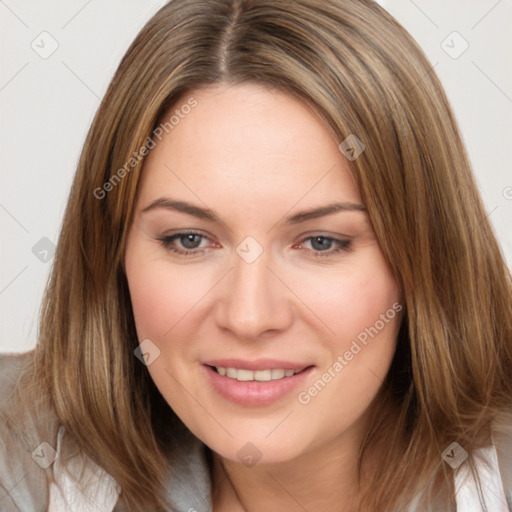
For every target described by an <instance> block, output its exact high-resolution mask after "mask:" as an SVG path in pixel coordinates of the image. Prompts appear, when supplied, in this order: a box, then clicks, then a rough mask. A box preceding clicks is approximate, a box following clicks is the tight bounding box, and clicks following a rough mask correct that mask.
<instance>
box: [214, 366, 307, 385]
mask: <svg viewBox="0 0 512 512" xmlns="http://www.w3.org/2000/svg"><path fill="white" fill-rule="evenodd" d="M213 368H215V370H216V371H217V373H218V374H219V375H222V376H223V377H227V378H228V379H236V380H239V381H243V382H249V381H258V382H268V381H271V380H280V379H284V378H285V377H291V376H292V375H295V374H297V373H300V372H301V371H302V370H304V368H301V369H299V370H285V369H282V368H276V369H272V370H271V369H268V370H257V371H252V370H245V369H241V368H225V367H222V366H214V367H213Z"/></svg>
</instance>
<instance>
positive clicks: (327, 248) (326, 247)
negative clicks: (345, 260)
mask: <svg viewBox="0 0 512 512" xmlns="http://www.w3.org/2000/svg"><path fill="white" fill-rule="evenodd" d="M300 245H301V246H302V247H304V246H307V245H309V246H310V247H311V248H310V249H309V248H307V247H306V249H307V250H308V251H309V252H310V253H311V255H312V256H313V257H322V256H331V255H333V254H336V253H339V252H342V251H345V252H348V251H350V250H351V249H352V241H351V240H343V239H338V238H334V237H329V236H322V235H318V236H310V237H307V238H305V239H304V240H303V242H302V243H301V244H300Z"/></svg>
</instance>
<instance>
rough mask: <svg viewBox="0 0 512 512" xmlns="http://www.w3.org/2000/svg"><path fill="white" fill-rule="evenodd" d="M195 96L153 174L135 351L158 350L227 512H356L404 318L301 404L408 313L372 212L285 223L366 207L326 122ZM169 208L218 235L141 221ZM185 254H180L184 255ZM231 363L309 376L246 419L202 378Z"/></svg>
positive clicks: (191, 226)
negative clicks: (182, 206) (205, 212)
mask: <svg viewBox="0 0 512 512" xmlns="http://www.w3.org/2000/svg"><path fill="white" fill-rule="evenodd" d="M190 96H193V97H194V98H196V99H197V106H196V107H195V108H194V109H193V110H192V111H191V112H190V114H188V115H187V116H186V117H184V119H182V120H180V123H179V124H178V125H176V126H175V127H174V129H173V130H172V131H170V132H169V134H167V135H165V136H164V137H163V139H162V140H161V142H159V143H158V144H157V146H156V147H155V148H154V149H153V150H151V152H150V154H149V155H148V157H147V158H146V161H145V165H144V170H143V174H142V178H141V183H140V185H139V189H138V197H137V203H136V212H135V216H134V220H133V223H132V225H131V227H130V232H129V236H128V240H127V247H126V254H125V269H126V275H127V279H128V283H129V288H130V294H131V300H132V304H133V310H134V315H135V322H136V328H137V333H138V336H139V340H140V341H142V340H144V339H148V338H149V339H150V340H151V341H152V342H153V343H154V344H155V345H156V346H157V347H158V349H159V350H160V355H159V356H158V357H157V358H156V359H155V360H154V362H152V363H151V364H150V365H149V366H148V370H149V372H150V374H151V377H152V379H153V380H154V382H155V384H156V386H157V387H158V389H159V390H160V392H161V393H162V395H163V397H164V398H165V399H166V401H167V402H168V403H169V405H170V406H171V407H172V408H173V409H174V410H175V411H176V413H177V414H178V416H179V417H180V418H181V419H182V421H183V422H184V423H185V424H186V425H187V426H188V428H189V429H190V430H191V431H192V432H193V433H194V434H195V435H196V436H197V437H198V438H199V439H201V440H202V441H203V442H204V443H205V444H206V445H207V446H209V447H210V448H211V449H212V451H213V455H214V471H213V475H214V488H215V495H214V510H215V511H216V512H219V511H228V510H229V511H231V512H236V511H242V510H246V511H250V512H253V511H254V512H256V511H261V510H265V511H266V512H274V511H275V512H277V511H280V512H281V511H282V510H287V511H292V512H293V511H299V510H300V511H303V510H304V509H306V510H315V512H322V511H326V512H327V511H329V512H332V511H333V510H337V511H340V510H342V511H344V510H350V506H351V504H350V503H351V500H352V499H355V498H356V496H357V486H356V480H355V468H356V465H355V464H356V460H357V450H358V447H359V445H360V443H361V439H362V436H363V433H364V429H365V427H366V425H367V417H368V412H369V410H370V409H369V408H370V405H371V403H372V400H373V399H374V398H375V396H376V394H377V392H378V390H379V388H380V386H381V384H382V380H383V379H384V377H385V375H386V373H387V372H388V369H389V366H390V364H391V361H392V358H393V354H394V350H395V347H396V334H397V330H398V325H399V315H398V314H397V315H396V316H394V318H393V319H391V320H389V321H388V322H387V323H385V326H384V328H382V329H381V330H380V331H379V333H378V335H376V336H375V337H374V338H373V339H370V341H369V342H368V344H367V345H366V346H363V348H362V350H361V351H360V352H359V353H358V354H357V355H355V356H354V357H353V359H352V360H351V361H349V362H348V364H347V365H346V366H345V367H344V368H343V370H342V371H341V372H339V373H337V374H336V376H335V378H332V379H331V381H330V382H329V383H328V384H327V385H326V386H325V387H324V388H323V389H322V390H321V392H319V393H318V394H317V395H316V396H314V397H312V398H311V400H310V402H309V403H307V404H302V403H300V402H299V401H298V399H297V394H298V393H299V392H301V391H304V390H307V389H308V388H309V387H310V386H312V385H313V384H314V383H315V382H316V381H317V380H318V379H319V378H320V377H321V376H322V374H323V373H324V372H325V371H327V370H328V368H329V367H331V368H332V366H333V363H334V362H335V361H336V360H337V358H338V356H339V355H342V354H344V353H345V352H346V351H347V350H348V349H349V348H350V346H351V343H352V341H353V340H354V339H356V337H357V336H358V334H360V333H361V332H362V331H364V329H365V328H368V327H370V326H373V325H374V324H375V322H376V321H377V320H378V319H379V315H382V314H384V313H385V312H386V311H387V310H389V309H390V308H392V305H393V304H394V303H396V302H398V301H399V290H398V286H397V283H396V281H395V279H394V277H393V275H392V273H391V272H390V269H389V267H388V265H387V263H386V261H385V259H384V256H383V254H382V251H381V248H380V246H379V244H378V242H377V241H376V239H375V236H374V233H373V231H372V228H371V225H370V223H369V221H368V218H367V214H366V212H365V211H338V212H336V213H331V214H329V215H325V216H323V217H319V218H315V219H310V220H307V221H305V222H301V223H297V224H293V225H288V224H287V223H286V220H285V219H286V217H288V216H290V215H293V214H295V213H298V212H299V211H303V210H308V209H312V208H317V207H320V206H324V205H327V204H330V203H334V202H340V201H341V202H346V203H353V204H361V203H362V201H361V196H360V193H359V191H358V189H357V187H356V185H355V182H354V180H353V178H352V176H351V174H350V171H349V167H348V162H347V160H346V159H345V157H344V156H343V154H342V153H341V152H340V151H339V150H338V144H339V142H340V141H336V139H335V138H334V137H333V136H332V134H331V132H330V130H329V128H328V127H327V125H326V124H325V123H324V122H323V121H322V120H321V119H320V118H319V117H318V116H317V115H315V114H314V113H313V112H312V111H311V110H310V109H309V108H308V107H307V106H305V105H304V104H303V103H301V102H299V101H298V100H296V99H294V98H293V97H291V96H289V95H286V94H284V93H281V92H275V91H271V90H269V89H267V88H264V87H262V86H256V85H252V84H244V85H236V86H228V85H224V84H222V85H216V86H214V87H210V88H207V89H201V90H196V91H194V92H193V93H191V94H190ZM187 99H188V97H187V98H184V99H182V101H183V103H185V102H186V101H187ZM160 197H169V198H172V199H175V200H179V201H186V202H189V203H192V204H194V205H197V206H199V207H201V208H208V209H210V210H212V211H213V212H215V214H216V215H217V216H218V217H219V218H220V222H212V221H210V220H205V219H199V218H196V217H194V216H192V215H190V214H187V213H184V212H178V211H176V210H173V209H170V208H162V207H160V208H153V209H150V210H148V211H146V212H143V210H144V209H145V208H146V207H147V206H148V205H150V204H151V203H152V202H153V201H154V200H156V199H158V198H160ZM187 230H193V231H196V232H198V233H199V234H201V235H203V236H204V237H205V238H194V240H195V241H196V244H197V241H198V240H199V245H198V248H195V249H189V250H191V251H193V252H192V254H189V255H179V254H177V253H175V252H173V251H172V250H171V249H170V248H169V247H166V246H164V245H163V244H162V242H161V241H160V240H159V239H161V238H162V237H164V236H170V235H173V234H176V233H179V232H182V231H187ZM247 236H252V237H253V238H254V239H255V240H256V241H257V242H258V244H260V246H261V247H262V248H263V253H262V254H261V255H260V256H259V258H257V259H256V261H254V262H253V263H250V264H249V263H247V262H246V261H245V260H244V259H242V258H241V257H240V256H239V255H238V254H237V252H236V248H237V246H238V244H240V242H242V241H243V240H244V239H245V238H246V237H247ZM315 236H316V237H318V236H324V237H331V238H335V239H340V240H342V241H343V240H344V241H347V240H348V241H349V242H350V250H341V251H339V252H336V253H335V252H333V251H335V249H336V248H338V247H339V245H338V244H336V243H334V242H332V240H331V241H329V240H326V239H322V242H323V245H322V244H320V245H319V244H318V243H314V242H313V240H312V239H311V238H308V237H315ZM184 243H186V240H185V241H184V239H183V238H181V239H180V238H178V239H174V241H173V242H171V245H172V247H175V248H177V249H178V250H179V249H182V250H186V248H184V245H183V244H184ZM319 253H323V254H319ZM326 253H329V254H327V255H326ZM227 357H237V358H241V359H249V360H253V359H257V358H266V357H268V358H276V359H283V360H291V361H294V362H296V361H301V362H307V364H309V365H314V370H313V373H312V374H311V375H310V376H309V377H308V379H307V382H306V383H305V384H304V385H301V386H300V387H299V388H298V389H296V390H294V391H292V392H291V393H289V394H288V395H286V396H285V397H284V398H282V399H280V400H278V401H276V402H274V403H272V404H270V405H265V406H246V405H239V404H235V403H232V402H230V401H228V400H226V399H225V398H223V397H221V396H220V395H219V394H217V392H216V391H215V389H214V388H213V387H212V386H211V385H210V384H209V381H208V379H207V378H206V374H205V371H204V366H203V365H202V361H206V360H209V359H218V358H227ZM248 442H250V443H252V444H253V445H255V446H256V447H257V448H258V450H259V451H260V452H261V459H260V460H259V461H258V462H257V464H256V465H254V466H251V467H249V466H246V465H245V464H243V463H242V462H241V460H240V459H239V456H238V455H237V454H238V452H239V450H240V449H241V448H242V447H244V446H245V445H246V443H248ZM227 475H229V478H226V476H227Z"/></svg>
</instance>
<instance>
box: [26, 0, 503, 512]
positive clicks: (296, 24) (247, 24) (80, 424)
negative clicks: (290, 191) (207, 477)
mask: <svg viewBox="0 0 512 512" xmlns="http://www.w3.org/2000/svg"><path fill="white" fill-rule="evenodd" d="M220 82H225V83H229V84H238V83H244V82H256V83H259V84H263V85H266V86H268V87H272V88H277V89H279V90H282V91H285V92H287V93H288V94H292V95H294V96H296V97H297V98H299V99H300V100H301V101H304V102H306V103H307V104H308V105H309V106H311V107H312V108H313V109H314V110H315V111H316V112H317V113H318V114H319V115H321V116H322V117H323V119H324V120H325V122H326V126H328V127H329V129H330V130H331V131H332V133H333V135H334V136H335V137H336V138H337V140H338V141H339V142H340V143H341V142H342V141H343V140H345V139H346V137H348V136H349V135H351V134H352V135H355V136H357V138H358V139H360V140H361V141H362V142H363V143H364V145H365V151H364V152H363V153H362V154H361V155H360V156H359V158H357V159H356V160H353V161H351V162H350V166H351V170H352V172H353V174H354V176H355V178H356V180H357V183H358V185H359V188H360V191H361V194H362V197H363V201H364V203H365V205H366V207H367V209H368V213H369V216H370V219H371V222H372V225H373V228H374V230H375V233H376V236H377V238H378V240H379V242H380V244H381V247H382V250H383V252H384V255H385V257H386V259H387V260H388V262H389V264H390V266H391V268H392V270H393V272H394V274H395V276H396V279H397V280H398V283H399V285H400V288H401V291H402V296H403V301H404V306H405V308H404V313H405V314H404V320H403V323H402V325H401V327H400V331H399V337H398V345H397V351H396V355H395V358H394V360H393V363H392V366H391V368H390V371H389V374H388V376H387V378H386V380H385V382H384V384H383V386H382V387H381V389H380V391H379V395H378V397H376V399H375V400H374V402H373V404H372V421H371V422H370V426H369V429H368V432H367V433H366V437H365V440H364V443H363V445H362V446H361V449H360V460H359V468H360V486H361V505H360V509H361V510H373V511H383V512H385V511H390V510H396V509H398V508H399V507H405V506H406V504H407V502H408V501H409V500H410V499H411V498H412V497H413V496H414V495H415V494H417V493H418V492H420V491H423V499H424V500H425V501H424V506H420V507H419V509H420V510H426V509H428V507H429V506H432V505H433V504H434V503H443V504H444V503H447V504H449V503H453V500H454V490H453V472H452V470H451V468H449V467H448V468H447V465H446V464H445V463H444V462H443V460H442V458H441V453H442V452H443V450H444V449H445V448H446V447H447V446H448V445H450V443H452V442H453V441H456V442H458V443H459V444H460V445H461V446H462V447H463V448H464V449H465V450H466V451H467V452H468V453H469V456H470V457H469V463H471V464H473V463H474V461H473V454H474V451H475V450H476V449H478V448H481V447H485V446H488V445H489V444H490V442H491V438H490V434H491V426H492V425H500V424H501V423H500V421H499V420H500V418H501V416H503V417H504V414H505V413H506V412H507V411H508V410H509V409H510V400H511V398H510V397H511V396H512V372H511V371H510V368H511V367H512V294H511V280H510V273H509V271H508V269H507V267H506V265H505V263H504V261H503V258H502V256H501V254H500V250H499V247H498V244H497V242H496V240H495V237H494V235H493V233H492V230H491V227H490V225H489V222H488V220H487V218H486V213H485V210H484V208H483V206H482V203H481V200H480V199H479V196H478V193H477V189H476V187H475V183H474V181H473V178H472V175H471V171H470V164H469V162H468V158H467V156H466V153H465V150H464V148H463V144H462V142H461V138H460V135H459V131H458V129H457V126H456V122H455V120H454V117H453V115H452V113H451V110H450V107H449V104H448V101H447V99H446V96H445V94H444V92H443V89H442V87H441V85H440V83H439V80H438V79H437V77H436V75H435V73H434V71H433V69H432V67H431V66H430V64H429V62H428V60H427V58H426V57H425V55H424V54H423V52H422V51H421V50H420V48H419V47H418V45H417V44H416V43H415V41H414V40H413V39H412V38H411V36H410V35H409V34H408V33H407V32H406V31H405V30H404V29H403V28H402V27H401V26H400V25H399V24H398V23H397V22H396V21H395V20H394V19H393V18H392V17H391V16H390V15H389V14H388V13H387V12H386V11H384V10H383V9H382V8H380V7H379V6H378V5H377V4H376V3H375V2H373V1H370V0H343V1H342V0H294V1H290V0H247V1H243V0H242V1H240V0H239V1H237V0H204V1H200V2H198V1H196V0H172V1H170V2H169V3H168V4H167V5H165V6H164V7H163V8H162V9H161V10H160V11H159V12H158V13H157V14H156V15H155V16H154V17H153V18H152V19H151V20H149V22H148V23H147V24H146V26H145V27H144V28H143V29H142V30H141V32H140V33H139V34H138V36H137V37H136V39H135V40H134V42H133V43H132V45H131V46H130V48H129V49H128V51H127V53H126V54H125V56H124V58H123V59H122V61H121V63H120V65H119V68H118V70H117V72H116V74H115V76H114V78H113V80H112V82H111V84H110V86H109V88H108V91H107V93H106V95H105V97H104V99H103V101H102V103H101V105H100V107H99V109H98V112H97V114H96V117H95V119H94V121H93V124H92V126H91V129H90V131H89V134H88V136H87V140H86V142H85V145H84V147H83V151H82V154H81V158H80V161H79V165H78V169H77V172H76V177H75V180H74V183H73V186H72V190H71V193H70V197H69V202H68V206H67V209H66V213H65V217H64V221H63V225H62V231H61V235H60V238H59V243H58V248H57V252H56V257H55V261H54V266H53V270H52V273H51V278H50V281H49V284H48V286H47V290H46V295H45V298H44V302H43V305H42V314H41V322H40V332H39V342H38V345H37V347H36V350H35V358H34V364H35V371H36V375H37V389H39V390H43V392H44V393H46V394H47V396H49V397H50V400H51V404H52V408H53V409H54V410H55V412H56V415H57V418H58V421H59V423H61V424H63V425H65V426H66V428H67V431H68V432H69V433H70V435H71V436H72V438H73V439H74V441H75V443H76V445H77V447H79V448H80V449H81V450H83V452H84V453H85V454H87V455H88V456H89V457H91V458H92V459H93V460H94V461H96V462H97V463H98V464H99V465H100V466H101V467H103V468H104V469H105V470H106V471H107V472H108V473H109V474H110V475H112V476H113V477H114V478H115V479H116V481H117V482H118V483H119V485H120V486H121V488H122V499H123V500H124V502H125V503H126V504H127V506H128V508H129V509H130V510H156V509H161V508H165V478H166V470H165V468H166V467H167V466H168V464H169V461H168V459H167V457H166V453H165V439H164V433H163V429H161V428H160V427H159V423H160V422H159V420H161V419H162V417H163V415H165V414H168V413H169V411H167V410H166V409H169V407H168V406H166V404H165V403H164V402H163V400H162V399H161V397H160V396H159V395H158V392H157V391H156V388H155V387H154V385H153V384H152V381H151V379H150V377H149V374H148V372H147V369H146V368H145V367H144V365H142V364H141V363H140V362H139V361H138V360H137V358H136V357H135V356H134V349H135V348H136V347H137V345H138V343H139V340H137V337H136V333H135V328H134V321H133V316H132V312H131V304H130V297H129V293H128V288H127V283H126V276H125V274H124V271H123V263H122V262H123V255H124V247H125V240H126V235H127V230H128V228H129V225H130V220H131V218H132V213H133V207H134V202H135V201H134V199H135V196H136V191H137V184H138V181H139V176H140V172H141V169H142V166H143V163H144V158H143V156H144V153H145V151H144V150H142V148H144V147H145V146H146V148H147V147H148V137H149V138H154V133H153V132H154V130H155V129H156V128H157V126H158V123H159V122H161V120H162V119H163V118H164V117H163V116H164V114H166V113H169V112H170V109H172V108H175V107H177V106H178V107H179V105H180V103H179V102H180V101H181V102H185V101H187V100H188V99H189V96H190V95H192V94H193V91H194V90H195V89H197V88H201V87H206V86H208V85H210V84H214V83H220ZM141 150H142V151H141ZM121 169H124V171H121ZM501 421H502V423H503V422H504V421H505V419H502V420H501ZM508 421H510V418H509V419H508ZM503 424H504V423H503ZM170 463H171V465H172V461H170Z"/></svg>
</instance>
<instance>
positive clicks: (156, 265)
mask: <svg viewBox="0 0 512 512" xmlns="http://www.w3.org/2000/svg"><path fill="white" fill-rule="evenodd" d="M126 274H127V279H128V286H129V289H130V297H131V303H132V308H133V314H134V317H135V324H136V328H137V334H138V336H139V339H143V338H150V339H152V340H153V341H155V342H156V343H159V342H160V341H161V340H163V338H165V336H166V334H168V333H169V332H170V330H172V329H173V328H174V326H175V325H176V324H177V323H178V322H179V321H180V320H181V319H182V318H183V317H184V316H185V315H186V314H187V312H188V311H190V309H191V308H192V307H193V305H194V304H195V303H197V301H198V298H199V297H200V296H201V292H202V287H201V286H199V283H200V282H201V280H197V279H194V280H192V281H191V280H190V279H188V278H187V274H186V273H184V272H183V271H182V270H180V268H179V267H175V268H172V266H170V265H169V264H168V262H166V261H165V260H164V259H157V258H155V257H154V256H153V257H150V256H147V255H146V256H145V255H144V253H143V251H140V252H139V253H137V252H133V253H131V254H130V255H129V257H128V258H127V260H126Z"/></svg>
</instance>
